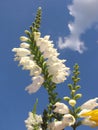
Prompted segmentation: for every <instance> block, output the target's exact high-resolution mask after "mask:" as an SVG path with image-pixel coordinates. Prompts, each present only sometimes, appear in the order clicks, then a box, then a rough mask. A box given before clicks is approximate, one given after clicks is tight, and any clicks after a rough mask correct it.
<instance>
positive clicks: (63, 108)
mask: <svg viewBox="0 0 98 130" xmlns="http://www.w3.org/2000/svg"><path fill="white" fill-rule="evenodd" d="M54 106H55V107H56V108H55V109H54V110H53V111H54V112H56V113H60V114H66V113H69V108H68V106H67V105H65V104H64V103H60V102H57V103H56V104H55V105H54Z"/></svg>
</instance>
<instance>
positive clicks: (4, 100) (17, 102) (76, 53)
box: [0, 0, 98, 130]
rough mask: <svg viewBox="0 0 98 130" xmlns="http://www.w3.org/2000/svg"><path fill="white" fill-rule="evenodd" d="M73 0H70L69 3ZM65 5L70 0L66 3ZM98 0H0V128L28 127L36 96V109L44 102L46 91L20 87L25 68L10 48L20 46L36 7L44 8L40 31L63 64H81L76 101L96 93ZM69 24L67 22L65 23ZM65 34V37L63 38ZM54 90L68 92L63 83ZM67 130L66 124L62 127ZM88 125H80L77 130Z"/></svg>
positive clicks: (26, 78)
mask: <svg viewBox="0 0 98 130" xmlns="http://www.w3.org/2000/svg"><path fill="white" fill-rule="evenodd" d="M72 2H74V3H73V4H72ZM68 5H71V6H70V7H68ZM96 5H98V1H97V2H96V0H89V1H88V0H87V1H86V2H85V0H79V1H78V0H72V1H71V0H58V1H57V0H49V1H47V0H29V1H28V0H25V1H24V0H17V1H13V0H9V1H6V0H1V2H0V61H1V62H0V75H1V76H0V130H20V129H21V130H26V128H25V124H24V120H25V119H26V118H27V117H28V112H29V111H31V110H32V108H33V104H34V102H35V100H36V98H39V104H38V108H37V112H38V114H41V113H42V112H43V108H44V107H46V104H47V93H46V91H45V90H44V89H43V88H41V89H40V90H39V91H38V92H37V93H35V94H33V95H29V94H28V93H27V92H26V91H25V90H24V89H25V87H26V86H27V85H29V84H30V83H31V77H30V76H29V72H27V71H23V70H22V69H21V67H18V66H17V65H18V63H17V62H14V61H13V58H14V54H13V53H12V51H11V50H12V48H14V47H19V44H20V41H19V37H20V36H21V35H24V30H25V29H29V26H30V25H31V23H32V22H33V20H34V16H35V13H36V10H37V8H38V7H39V6H41V7H42V10H43V13H42V24H41V28H40V30H41V33H42V36H44V35H47V34H49V35H51V40H53V41H54V44H55V47H56V48H57V49H58V51H59V52H60V54H61V55H60V58H62V59H67V62H66V65H67V66H68V67H70V68H71V70H72V69H73V65H74V64H75V63H78V64H79V66H80V71H81V74H80V78H81V81H80V85H81V90H80V92H81V93H82V94H83V97H82V99H81V100H80V101H79V105H80V104H82V103H83V102H85V101H86V100H88V99H91V98H94V97H97V96H98V91H97V90H98V42H97V41H98V36H97V35H98V14H97V12H98V8H97V6H96ZM68 25H69V26H68ZM64 39H66V40H64ZM70 82H71V77H68V79H67V81H66V82H65V83H63V84H61V85H58V87H57V91H59V95H60V96H61V97H63V96H65V95H67V94H68V88H67V84H68V83H70ZM67 129H68V130H71V129H70V128H69V127H68V128H66V130H67ZM82 129H84V130H90V129H92V128H90V127H84V126H81V127H79V128H78V129H77V130H82Z"/></svg>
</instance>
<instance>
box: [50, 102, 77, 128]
mask: <svg viewBox="0 0 98 130" xmlns="http://www.w3.org/2000/svg"><path fill="white" fill-rule="evenodd" d="M54 107H55V109H54V110H53V112H55V113H59V114H63V116H62V120H61V121H58V120H54V122H52V123H50V124H49V125H48V128H49V130H62V129H64V128H65V127H66V126H71V125H73V124H74V123H75V118H74V116H73V115H71V114H70V113H69V109H68V107H67V105H65V104H63V103H60V102H57V103H56V104H55V105H54Z"/></svg>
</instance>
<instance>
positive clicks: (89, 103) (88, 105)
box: [81, 98, 98, 110]
mask: <svg viewBox="0 0 98 130" xmlns="http://www.w3.org/2000/svg"><path fill="white" fill-rule="evenodd" d="M97 101H98V98H94V99H90V100H88V101H87V102H85V103H84V104H83V105H82V106H81V109H87V110H92V109H94V108H95V107H97V106H98V103H97Z"/></svg>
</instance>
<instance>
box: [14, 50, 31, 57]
mask: <svg viewBox="0 0 98 130" xmlns="http://www.w3.org/2000/svg"><path fill="white" fill-rule="evenodd" d="M12 51H13V52H16V56H19V57H23V56H27V55H30V54H31V52H30V51H29V50H27V49H25V48H13V49H12Z"/></svg>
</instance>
